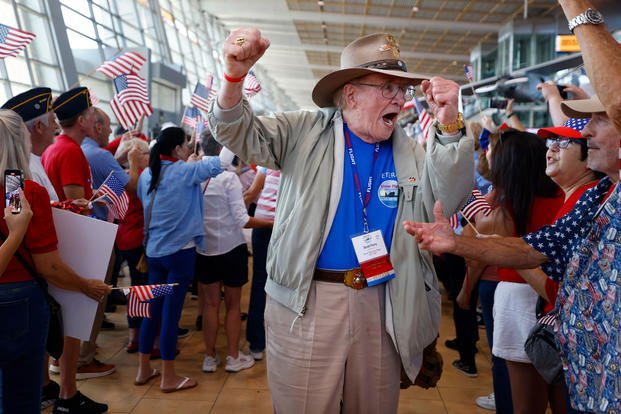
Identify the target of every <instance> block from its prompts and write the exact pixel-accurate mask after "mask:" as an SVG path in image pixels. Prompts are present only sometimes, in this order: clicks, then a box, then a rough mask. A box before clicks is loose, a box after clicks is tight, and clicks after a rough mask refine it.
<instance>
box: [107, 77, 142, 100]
mask: <svg viewBox="0 0 621 414" xmlns="http://www.w3.org/2000/svg"><path fill="white" fill-rule="evenodd" d="M114 88H115V89H116V95H117V97H118V100H119V102H120V103H121V104H123V105H125V104H126V103H127V102H129V101H138V102H143V103H146V104H149V93H148V92H147V83H146V82H145V80H144V79H142V78H141V77H140V76H138V75H137V74H135V73H128V74H126V75H125V74H123V75H119V76H117V77H116V78H114Z"/></svg>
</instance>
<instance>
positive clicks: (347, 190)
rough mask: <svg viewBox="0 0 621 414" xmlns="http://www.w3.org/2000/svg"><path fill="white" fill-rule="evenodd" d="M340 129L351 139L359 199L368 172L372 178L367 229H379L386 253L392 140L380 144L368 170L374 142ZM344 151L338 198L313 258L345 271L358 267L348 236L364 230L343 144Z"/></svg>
mask: <svg viewBox="0 0 621 414" xmlns="http://www.w3.org/2000/svg"><path fill="white" fill-rule="evenodd" d="M344 128H345V133H347V132H349V136H350V138H351V143H352V152H353V156H354V160H355V162H356V166H357V169H358V176H359V181H360V187H361V191H362V198H363V200H364V197H365V194H366V190H367V183H368V179H369V176H370V175H372V177H373V180H372V185H371V193H370V194H371V198H370V200H369V204H368V206H367V220H368V223H369V230H370V231H374V230H381V231H382V234H383V236H384V242H385V243H386V248H387V249H388V252H389V253H390V244H391V241H392V232H393V227H394V224H395V219H396V217H397V201H398V197H399V186H398V181H397V173H396V170H395V161H394V159H393V155H392V140H388V141H383V142H381V143H380V146H379V152H378V154H377V159H376V161H375V165H374V166H373V170H371V167H372V165H373V153H374V152H375V144H368V143H366V142H364V141H363V140H361V139H360V138H358V137H357V136H356V135H355V134H354V133H353V132H351V131H350V130H349V129H348V128H347V125H345V127H344ZM344 151H345V153H344V157H345V162H344V165H343V186H342V189H341V198H340V200H339V205H338V207H337V210H336V215H335V217H334V221H333V223H332V227H331V228H330V233H329V234H328V238H327V240H326V243H325V245H324V247H323V250H322V251H321V254H320V255H319V259H318V260H317V265H316V266H317V268H319V269H331V270H348V269H353V268H356V267H360V265H359V263H358V259H357V258H356V253H355V252H354V246H353V244H352V242H351V237H352V236H354V235H358V234H360V233H362V232H363V231H364V220H363V214H362V204H361V202H360V198H359V197H358V189H357V187H356V185H355V183H354V168H353V165H352V162H351V159H350V155H349V150H348V148H347V145H345V150H344Z"/></svg>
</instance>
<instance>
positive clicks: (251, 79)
mask: <svg viewBox="0 0 621 414" xmlns="http://www.w3.org/2000/svg"><path fill="white" fill-rule="evenodd" d="M244 92H246V96H247V97H248V98H252V97H253V96H255V95H256V94H258V93H259V92H261V82H259V79H257V77H256V76H255V74H254V71H252V70H251V71H249V72H248V75H246V80H245V82H244Z"/></svg>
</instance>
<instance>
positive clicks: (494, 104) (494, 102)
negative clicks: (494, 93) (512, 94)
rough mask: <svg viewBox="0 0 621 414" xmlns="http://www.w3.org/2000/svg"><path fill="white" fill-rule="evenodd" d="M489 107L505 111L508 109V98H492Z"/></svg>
mask: <svg viewBox="0 0 621 414" xmlns="http://www.w3.org/2000/svg"><path fill="white" fill-rule="evenodd" d="M489 107H490V108H495V109H505V108H506V107H507V99H506V98H491V99H490V100H489Z"/></svg>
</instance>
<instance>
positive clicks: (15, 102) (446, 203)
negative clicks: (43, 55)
mask: <svg viewBox="0 0 621 414" xmlns="http://www.w3.org/2000/svg"><path fill="white" fill-rule="evenodd" d="M559 3H560V4H561V6H562V8H563V10H564V12H565V14H566V16H567V18H568V20H569V21H572V22H573V21H574V20H575V17H576V16H578V15H580V14H581V13H583V12H585V10H587V9H588V8H589V7H592V6H593V5H592V4H591V3H590V2H589V0H579V1H575V0H559ZM575 21H578V23H579V22H581V21H582V20H575ZM574 29H575V34H576V36H577V37H578V40H579V42H580V45H581V47H582V50H583V59H584V64H585V69H586V72H587V75H588V76H589V77H590V79H591V85H592V86H593V88H594V90H595V92H596V93H597V95H592V96H589V95H588V94H587V93H586V92H584V91H583V90H581V89H579V88H576V87H572V91H571V92H572V94H573V97H574V98H575V99H572V100H562V99H559V97H560V95H559V93H558V88H557V87H556V85H552V84H550V83H549V82H544V83H542V84H540V85H539V88H540V90H541V92H542V95H543V96H544V98H545V99H546V101H547V103H548V105H549V112H550V118H551V119H552V122H553V125H551V126H549V127H546V128H540V129H538V130H536V129H530V128H527V127H528V125H523V124H522V123H521V122H520V121H519V119H518V117H517V116H514V113H513V109H512V107H511V106H509V108H508V110H507V111H506V114H505V115H506V118H505V121H506V122H505V124H503V125H500V126H496V125H493V124H492V123H490V122H489V120H487V119H481V120H478V121H474V122H469V123H468V125H466V123H465V121H464V119H463V115H462V114H461V113H460V112H459V110H458V108H459V102H458V99H459V86H458V85H457V84H456V83H455V82H453V81H450V80H446V79H443V78H441V77H432V78H431V79H426V78H425V76H422V75H419V74H416V73H412V72H408V70H407V67H406V64H405V62H404V61H403V60H401V58H400V51H399V46H398V44H397V42H396V40H395V38H394V37H393V36H392V35H390V34H387V33H378V34H372V35H367V36H363V37H360V38H358V39H356V40H354V41H353V42H352V43H350V44H349V45H348V46H347V47H345V49H344V50H343V52H342V53H341V65H340V68H339V69H338V70H335V71H333V72H330V73H329V74H327V75H326V76H324V77H322V78H321V79H320V80H319V81H318V82H317V84H316V86H315V88H314V89H313V91H312V98H313V101H314V102H315V103H316V104H317V106H318V107H319V109H317V110H315V111H296V112H286V113H278V114H274V115H271V116H258V115H255V114H254V112H253V110H252V107H251V106H250V104H249V103H248V100H247V99H246V98H245V97H244V95H243V79H244V78H245V76H246V74H247V73H248V72H249V71H250V69H251V68H252V67H253V66H254V65H255V64H256V63H257V62H258V61H259V60H260V59H261V57H262V56H263V54H264V53H265V52H266V50H267V49H268V48H269V44H270V43H269V40H268V39H266V38H264V37H263V36H262V34H261V32H260V31H259V30H257V29H254V28H240V29H236V30H233V31H232V32H231V33H230V35H229V36H228V37H227V38H226V39H225V41H224V42H223V47H222V61H223V65H224V66H223V70H224V74H223V80H222V83H221V88H220V91H219V95H218V96H217V98H216V99H215V100H214V101H213V103H212V104H211V106H210V111H209V113H208V117H207V118H208V122H209V127H210V131H207V132H206V133H204V134H203V135H202V137H201V138H202V139H201V140H200V146H201V148H199V146H198V145H197V142H196V139H195V138H190V137H189V136H188V135H187V134H186V132H185V131H184V130H183V129H182V128H180V127H177V126H175V125H165V126H164V127H163V128H162V129H161V131H160V132H159V134H158V136H157V137H156V138H155V139H154V140H153V142H151V143H149V142H147V141H148V139H147V138H146V137H144V136H143V135H141V134H140V133H139V131H129V132H126V133H124V134H122V135H121V136H120V137H117V138H115V139H114V140H113V141H111V142H110V135H111V133H112V129H111V120H110V118H109V117H108V115H107V114H106V113H105V112H104V111H103V110H101V109H100V108H97V107H93V106H92V103H91V100H90V95H89V92H88V89H87V88H84V87H77V88H73V89H71V90H69V91H67V92H65V93H63V94H61V95H60V96H58V97H56V98H55V99H53V97H52V93H51V90H50V89H49V88H45V87H38V88H33V89H31V90H29V91H26V92H24V93H21V94H19V95H16V96H14V97H13V98H11V99H10V100H9V101H7V102H6V103H4V105H2V109H0V171H4V170H6V169H12V170H21V171H23V175H24V178H25V181H24V186H23V189H21V190H20V193H19V198H20V200H21V210H20V211H16V210H15V207H14V206H9V207H6V208H5V210H4V217H3V220H0V234H1V235H2V236H3V237H2V239H3V240H2V245H1V246H0V274H1V276H0V305H1V306H0V315H1V317H2V320H3V322H5V323H4V324H3V327H2V328H0V373H1V375H0V385H1V388H0V402H1V404H2V407H1V409H0V412H6V413H36V412H39V411H40V410H41V409H42V408H43V407H46V406H49V405H51V404H54V408H53V412H54V413H55V414H60V413H63V414H75V413H79V414H83V413H88V414H97V413H105V412H107V410H108V406H107V404H105V403H100V402H96V401H94V400H93V399H91V398H89V397H88V396H86V395H84V394H82V393H81V392H80V391H78V390H77V385H76V380H77V379H83V378H94V377H100V376H105V375H109V374H111V373H112V372H114V371H115V369H116V367H115V366H114V365H112V364H106V363H103V362H100V361H98V360H97V359H95V351H96V340H97V336H98V334H99V331H100V329H101V326H102V324H103V323H104V322H105V321H104V312H105V310H106V297H107V295H109V294H110V292H111V291H112V289H111V285H116V280H115V278H114V276H115V275H116V274H118V266H116V267H115V266H114V265H113V263H115V262H116V263H119V262H120V261H126V263H127V266H128V268H129V273H130V278H131V285H132V286H137V285H146V284H149V285H166V286H168V287H169V291H167V294H164V295H163V296H161V297H157V298H155V299H153V300H151V301H150V311H149V312H150V316H149V317H136V316H134V315H132V316H131V317H130V315H129V314H128V317H127V322H128V339H127V347H126V351H127V352H128V353H138V361H137V371H136V375H135V381H134V384H135V386H143V385H145V384H150V383H152V382H153V381H154V380H158V381H159V387H160V390H161V391H162V392H164V393H171V392H179V391H183V390H186V389H190V388H193V387H195V386H196V385H197V383H198V381H200V378H198V379H197V378H191V377H188V376H185V375H183V374H180V373H177V370H176V369H175V358H176V355H177V353H178V350H177V339H178V336H179V320H180V317H181V314H182V311H183V305H184V299H185V297H186V294H187V293H188V290H189V289H190V287H191V285H192V282H193V281H194V280H195V281H196V283H197V286H198V288H197V290H196V293H197V294H198V297H199V307H198V308H199V318H198V319H197V329H200V330H202V334H203V338H204V345H205V354H204V356H203V357H202V361H201V360H197V365H200V366H201V367H202V371H204V372H205V373H212V372H216V371H217V370H218V368H219V366H220V364H224V369H225V370H226V371H229V372H238V371H241V370H244V369H250V368H251V367H252V366H253V365H254V364H255V360H261V359H263V358H265V359H266V361H267V381H268V385H269V388H270V393H271V397H272V402H273V408H274V412H277V413H292V412H311V413H339V412H343V413H395V412H397V408H398V402H399V392H400V389H401V388H404V387H407V386H409V385H411V384H415V385H418V386H422V387H425V388H428V387H433V386H435V385H436V384H437V381H438V379H439V377H440V373H441V369H442V368H441V366H442V363H441V359H442V358H441V356H440V355H439V354H438V352H437V350H436V340H437V337H438V332H439V325H440V306H441V289H440V284H439V280H438V276H439V277H440V279H441V280H442V282H443V283H444V284H445V286H446V288H447V289H446V290H447V291H448V292H449V294H450V297H451V299H452V300H453V303H454V320H455V323H456V328H457V329H456V332H457V338H456V339H455V340H454V341H450V347H454V348H457V349H458V350H459V351H460V354H459V355H460V356H459V359H457V360H456V361H454V362H453V364H452V366H453V367H454V369H457V370H458V371H459V372H461V373H463V374H465V375H467V376H468V377H476V376H477V368H476V364H475V356H474V354H475V352H476V347H475V342H476V340H477V334H476V329H477V328H476V319H475V313H474V308H475V307H476V306H477V302H479V303H480V305H481V307H482V311H483V320H484V324H485V330H486V336H487V338H488V343H489V346H490V349H491V354H492V379H493V392H492V394H490V395H489V396H484V397H480V398H478V399H477V401H476V403H477V404H478V405H480V406H482V407H484V408H488V409H493V410H495V411H496V412H498V413H503V414H504V413H516V414H517V413H520V414H521V413H528V414H532V413H535V414H536V413H544V412H546V410H547V408H548V407H550V409H551V410H552V412H553V413H555V414H556V413H618V412H620V410H621V386H620V384H621V374H620V373H619V361H620V352H621V337H620V336H619V315H620V314H621V309H620V307H621V303H620V302H621V301H620V300H619V292H620V291H621V289H620V286H619V284H620V279H619V277H618V273H619V271H620V270H621V266H620V263H621V257H620V254H621V253H620V252H621V250H620V249H619V231H620V228H619V227H620V222H619V217H620V212H619V204H620V202H621V193H620V192H619V187H618V181H619V171H620V170H619V168H620V164H619V154H620V152H619V147H620V138H621V103H620V100H619V98H618V93H615V91H618V90H619V89H620V88H621V75H619V74H621V61H620V60H619V57H618V56H620V55H621V53H620V52H621V45H619V44H618V43H617V42H616V41H615V40H614V39H613V38H612V36H611V35H610V34H609V32H608V31H607V29H606V27H605V25H602V24H589V23H588V21H587V23H586V24H584V23H583V24H577V25H576V26H575V28H574ZM611 51H614V53H611ZM418 85H420V90H421V91H422V94H423V96H424V99H425V100H426V102H427V104H428V106H429V109H430V111H431V112H432V113H433V115H434V118H435V122H434V124H433V125H432V126H431V127H430V128H429V131H428V135H427V139H426V142H425V144H424V145H423V144H422V143H421V142H419V141H417V140H415V139H412V138H411V137H409V136H407V135H406V133H405V132H404V130H403V129H402V128H401V127H400V126H398V122H397V118H398V117H399V114H400V111H401V109H402V108H403V106H404V104H405V103H406V101H409V100H411V99H413V98H414V92H415V87H417V86H418ZM235 156H237V157H238V159H239V160H243V162H245V163H248V164H251V165H256V166H257V171H256V175H255V178H254V181H253V182H251V183H248V184H247V186H245V187H243V186H242V182H241V181H240V178H239V175H238V174H236V172H235V168H234V167H233V166H232V163H233V162H234V158H235ZM475 166H476V167H475ZM111 174H112V175H114V177H115V178H116V180H117V181H118V182H119V183H120V185H121V186H122V187H123V188H124V191H125V192H126V194H127V199H128V205H127V211H126V213H125V214H124V215H123V216H122V217H119V216H115V214H116V213H115V210H114V208H113V207H112V206H111V205H110V204H109V203H104V202H98V201H97V200H98V199H99V198H98V195H101V194H99V192H98V189H99V188H100V187H101V186H102V185H103V184H104V183H105V182H106V180H107V179H108V178H109V177H110V175H111ZM473 190H477V191H479V192H480V193H481V194H483V197H484V200H485V203H486V205H487V208H485V209H482V210H480V211H478V212H477V213H476V214H474V215H472V216H470V217H468V216H467V215H466V214H463V211H461V216H463V218H462V220H461V225H460V226H457V227H458V229H460V230H458V231H457V232H456V229H455V227H454V226H452V225H451V224H450V223H449V219H448V217H450V216H452V215H454V214H455V213H459V212H460V210H461V209H462V207H463V206H464V204H465V203H467V202H470V198H471V195H472V194H473ZM51 202H53V203H54V205H55V206H65V207H66V206H69V207H70V208H71V209H72V211H77V212H78V213H80V214H84V215H91V216H92V219H93V220H106V221H116V222H117V224H118V231H117V235H116V241H115V247H114V251H113V253H112V258H111V263H110V266H109V272H108V274H107V276H106V278H105V279H104V280H97V279H89V278H85V277H82V276H80V275H78V274H77V273H76V272H75V271H74V270H73V269H72V268H71V267H70V266H69V265H68V264H66V263H65V262H64V261H63V260H62V259H61V257H60V255H59V252H58V245H59V242H58V238H57V236H56V229H55V227H54V221H53V219H52V208H53V207H52V204H51ZM461 216H459V215H458V216H457V217H458V218H460V217H461ZM243 228H251V229H253V230H252V237H251V250H252V254H253V266H252V275H253V277H252V284H251V289H250V305H249V314H248V321H247V326H246V339H247V341H248V343H249V353H244V352H243V351H242V350H240V337H241V336H242V329H241V327H242V323H241V320H242V316H241V305H240V298H241V288H242V286H244V285H245V284H246V283H247V282H248V281H249V267H248V251H247V249H248V247H247V242H246V240H245V238H244V234H243V232H242V229H243ZM457 233H459V234H457ZM462 258H463V259H462ZM145 262H146V265H147V266H146V267H145V266H144V264H145ZM437 275H438V276H437ZM48 283H49V284H53V285H55V286H58V287H60V288H63V289H66V290H71V291H76V292H79V293H81V294H83V295H86V296H87V297H89V298H91V299H92V300H93V301H94V302H95V303H96V304H97V312H96V314H95V317H94V320H93V321H92V323H93V329H92V333H91V335H90V338H89V340H87V341H80V340H79V339H77V338H74V337H71V336H65V338H64V344H63V352H62V355H61V356H60V358H59V359H58V360H55V359H51V360H49V357H48V355H47V354H46V340H47V332H48V320H49V318H50V311H49V306H48V303H47V285H48ZM222 301H223V302H224V304H225V307H226V313H225V321H224V328H225V331H226V339H227V346H226V358H225V360H224V361H222V360H221V359H220V355H218V354H217V352H216V349H215V344H216V337H217V332H218V328H219V325H220V321H219V319H218V316H219V307H220V303H221V302H222ZM546 313H548V314H549V313H555V315H556V329H555V337H556V344H557V346H558V349H559V351H558V355H559V356H560V358H561V360H562V366H563V374H564V375H563V377H562V378H561V379H560V380H559V381H556V382H552V383H548V379H547V377H546V376H545V375H543V373H542V372H541V371H540V368H539V366H538V365H537V364H536V363H535V361H533V360H532V359H531V357H530V356H529V355H528V354H527V352H526V351H525V348H524V344H525V342H526V340H527V339H528V338H529V335H530V333H531V330H532V329H533V327H534V326H535V325H536V323H537V319H538V317H539V316H540V315H541V314H546ZM473 329H474V331H475V332H474V333H473ZM448 345H449V341H447V346H448ZM156 358H160V359H161V360H162V362H161V368H160V369H161V372H160V369H157V368H154V366H153V364H152V360H153V359H156ZM48 368H49V371H50V372H53V373H59V374H60V385H59V384H56V382H54V381H52V380H50V378H49V373H48ZM473 404H474V402H473Z"/></svg>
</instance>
